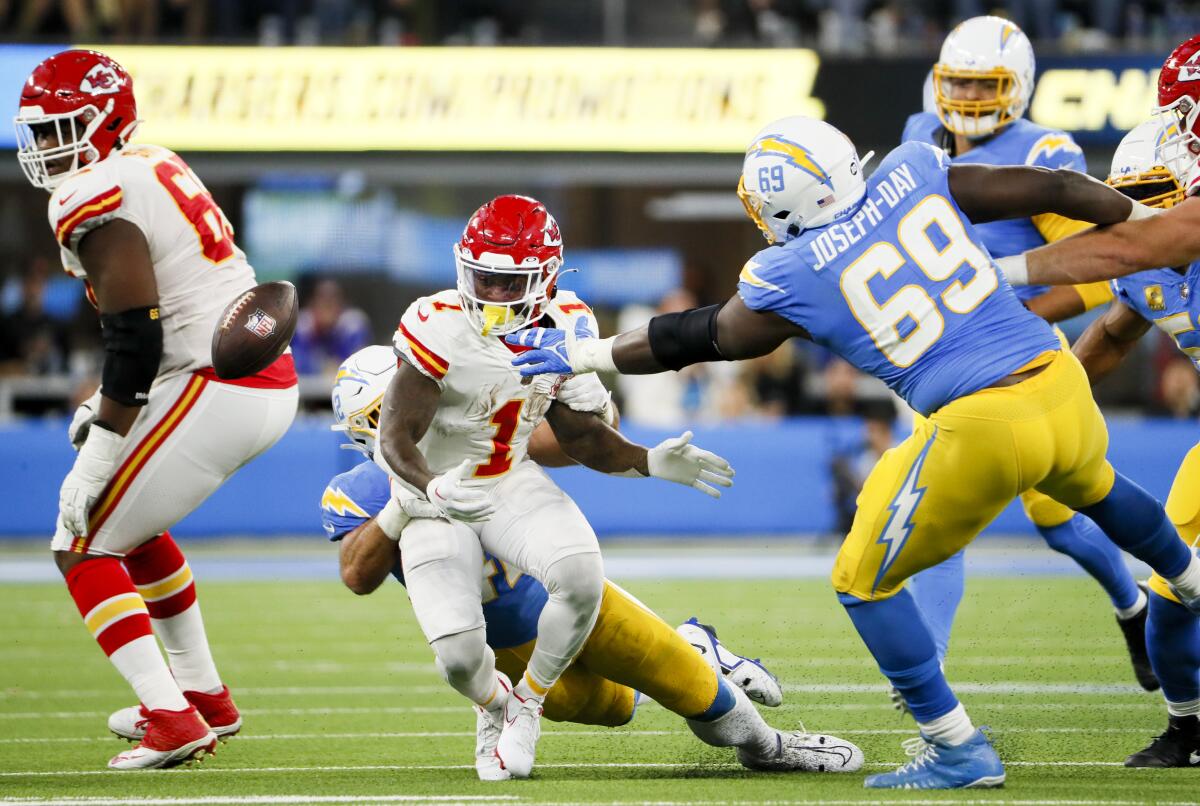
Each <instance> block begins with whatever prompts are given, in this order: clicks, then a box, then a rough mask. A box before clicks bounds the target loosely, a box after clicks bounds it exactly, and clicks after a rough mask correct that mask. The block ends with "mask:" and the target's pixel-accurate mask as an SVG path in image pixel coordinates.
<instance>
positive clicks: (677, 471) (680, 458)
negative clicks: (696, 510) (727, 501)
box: [646, 431, 733, 498]
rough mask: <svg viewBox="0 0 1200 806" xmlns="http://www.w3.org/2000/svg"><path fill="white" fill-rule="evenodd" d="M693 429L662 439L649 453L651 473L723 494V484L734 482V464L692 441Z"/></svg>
mask: <svg viewBox="0 0 1200 806" xmlns="http://www.w3.org/2000/svg"><path fill="white" fill-rule="evenodd" d="M691 441H692V432H691V431H684V432H683V433H682V434H680V435H679V436H677V437H672V438H671V439H667V440H663V441H662V442H660V443H659V444H658V445H656V446H655V447H653V448H651V449H650V451H649V452H648V454H647V456H646V466H647V467H648V468H649V470H650V475H651V476H654V477H656V478H660V479H666V480H667V481H673V482H675V483H676V484H682V485H684V486H686V487H691V488H692V489H695V490H699V491H700V492H702V493H704V494H705V495H711V496H712V497H713V498H720V497H721V491H720V490H718V489H717V488H716V487H714V486H712V485H714V484H716V485H718V486H720V487H732V486H733V467H732V466H730V464H729V462H727V461H725V460H724V459H722V458H721V457H720V456H717V455H716V454H715V453H713V452H712V451H706V450H704V449H703V448H697V447H696V446H695V445H692V444H690V443H691Z"/></svg>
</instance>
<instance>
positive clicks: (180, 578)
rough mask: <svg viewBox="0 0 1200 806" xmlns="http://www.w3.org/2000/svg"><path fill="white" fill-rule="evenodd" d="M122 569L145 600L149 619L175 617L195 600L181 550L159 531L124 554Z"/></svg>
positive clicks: (193, 586)
mask: <svg viewBox="0 0 1200 806" xmlns="http://www.w3.org/2000/svg"><path fill="white" fill-rule="evenodd" d="M125 568H126V569H127V570H128V571H129V577H130V578H131V579H132V580H133V584H134V585H136V586H137V591H138V593H140V594H141V596H142V599H144V600H145V602H146V607H147V608H148V609H149V612H150V618H153V619H167V618H171V616H177V615H179V614H180V613H182V612H183V611H184V610H187V609H188V608H189V607H191V606H192V605H193V604H195V602H196V586H195V584H194V583H193V581H192V571H191V569H190V568H188V564H187V560H186V559H184V556H183V552H182V551H180V550H179V546H178V545H176V544H175V541H174V540H173V539H172V538H171V533H170V532H163V533H162V534H161V535H159V536H158V537H156V538H154V539H153V540H150V541H147V542H145V543H143V544H142V545H140V546H138V547H137V548H136V549H134V550H133V551H131V552H130V553H129V554H128V555H126V556H125Z"/></svg>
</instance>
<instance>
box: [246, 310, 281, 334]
mask: <svg viewBox="0 0 1200 806" xmlns="http://www.w3.org/2000/svg"><path fill="white" fill-rule="evenodd" d="M275 325H276V322H275V317H274V316H271V315H270V314H269V313H267V312H266V311H264V310H263V309H262V308H258V309H256V310H255V311H254V313H252V314H250V318H249V319H247V320H246V330H249V331H250V332H251V333H253V334H254V335H255V336H258V337H259V338H260V339H265V338H267V337H268V336H270V335H271V334H272V333H274V332H275Z"/></svg>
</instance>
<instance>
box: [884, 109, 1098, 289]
mask: <svg viewBox="0 0 1200 806" xmlns="http://www.w3.org/2000/svg"><path fill="white" fill-rule="evenodd" d="M945 135H946V130H945V129H944V128H943V127H942V122H941V121H940V120H938V117H937V115H933V114H930V113H928V112H918V113H917V114H915V115H910V116H909V118H908V122H907V123H906V124H905V126H904V134H902V135H901V141H902V142H905V143H907V142H910V141H912V142H918V143H929V144H930V145H935V146H938V147H939V148H940V147H942V144H943V137H944V136H945ZM950 161H951V162H953V163H959V164H967V165H1036V166H1039V167H1041V168H1070V169H1071V170H1074V171H1086V170H1087V162H1086V160H1085V159H1084V156H1083V150H1082V149H1081V148H1080V147H1079V146H1078V145H1077V144H1076V143H1075V141H1074V140H1073V139H1071V135H1069V134H1067V133H1066V132H1060V131H1056V130H1054V129H1047V128H1046V127H1045V126H1039V125H1037V124H1036V123H1031V122H1030V121H1028V120H1025V119H1024V118H1021V119H1019V120H1016V121H1013V122H1012V123H1011V124H1009V125H1008V126H1005V127H1004V128H1003V129H1001V130H1000V133H999V134H997V135H996V136H995V137H991V138H988V139H987V140H984V141H983V142H982V143H980V144H979V145H977V146H975V147H974V148H972V149H971V150H970V151H968V152H967V153H965V154H960V155H958V156H956V157H952V158H951V160H950ZM975 229H976V231H977V232H978V233H979V237H980V239H981V240H982V241H983V244H984V246H986V247H987V248H988V251H989V252H991V253H992V256H993V257H1008V256H1009V255H1019V254H1020V253H1022V252H1027V251H1029V250H1030V249H1036V248H1037V247H1039V246H1042V245H1043V244H1044V243H1046V239H1045V238H1044V237H1042V234H1041V233H1040V232H1038V229H1037V227H1036V226H1034V224H1033V221H1032V219H1028V218H1014V219H1009V220H1006V221H988V222H986V223H983V224H976V225H975ZM1048 288H1049V287H1048V286H1044V285H1029V286H1021V287H1019V288H1015V289H1013V290H1014V291H1015V292H1016V294H1017V296H1018V297H1020V298H1021V299H1032V298H1033V297H1037V296H1040V295H1042V294H1044V293H1045V292H1046V291H1047V290H1048Z"/></svg>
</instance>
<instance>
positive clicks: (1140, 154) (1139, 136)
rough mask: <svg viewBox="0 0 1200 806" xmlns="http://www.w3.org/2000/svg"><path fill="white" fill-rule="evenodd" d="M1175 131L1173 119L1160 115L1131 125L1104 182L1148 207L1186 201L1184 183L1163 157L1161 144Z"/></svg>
mask: <svg viewBox="0 0 1200 806" xmlns="http://www.w3.org/2000/svg"><path fill="white" fill-rule="evenodd" d="M1172 131H1175V128H1174V126H1173V124H1172V123H1171V122H1170V119H1168V118H1164V117H1163V116H1161V115H1155V116H1154V117H1152V118H1150V120H1148V121H1146V122H1145V123H1142V124H1140V125H1138V126H1136V127H1134V128H1133V129H1131V130H1130V131H1129V132H1128V133H1127V134H1126V135H1125V137H1124V138H1123V139H1122V140H1121V144H1120V145H1119V146H1117V150H1116V152H1115V153H1114V154H1113V160H1112V167H1111V168H1110V170H1109V174H1108V178H1107V179H1105V180H1104V181H1105V183H1106V184H1108V185H1109V186H1110V187H1114V188H1116V189H1117V190H1119V191H1121V192H1122V193H1124V194H1125V195H1126V196H1128V197H1129V198H1131V199H1134V200H1135V201H1140V202H1141V203H1142V204H1144V205H1146V206H1147V207H1158V208H1161V209H1167V208H1170V207H1174V206H1175V205H1176V204H1179V203H1180V202H1181V201H1183V198H1184V190H1183V185H1182V184H1181V183H1180V181H1179V179H1178V176H1177V174H1176V173H1175V172H1174V171H1173V170H1172V168H1171V167H1170V166H1169V165H1167V164H1166V163H1165V161H1164V159H1163V151H1162V144H1163V143H1164V142H1166V141H1168V140H1169V138H1170V137H1171V132H1172Z"/></svg>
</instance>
